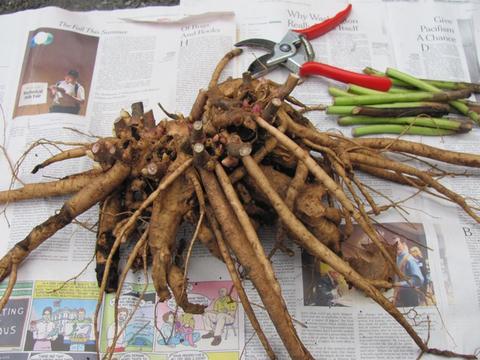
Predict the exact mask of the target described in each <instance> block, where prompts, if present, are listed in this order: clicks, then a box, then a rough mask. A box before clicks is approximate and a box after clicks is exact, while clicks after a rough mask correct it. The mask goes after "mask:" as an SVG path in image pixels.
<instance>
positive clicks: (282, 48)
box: [235, 4, 392, 91]
mask: <svg viewBox="0 0 480 360" xmlns="http://www.w3.org/2000/svg"><path fill="white" fill-rule="evenodd" d="M351 10H352V5H351V4H349V5H348V6H347V7H346V8H345V9H344V10H342V11H340V12H339V13H338V14H336V15H335V16H334V17H331V18H328V19H326V20H324V21H322V22H320V23H318V24H314V25H312V26H310V27H308V28H306V29H297V30H289V31H287V33H286V34H285V36H284V37H283V39H282V40H280V42H278V43H276V42H274V41H271V40H266V39H247V40H243V41H240V42H238V43H236V44H235V46H237V47H243V46H247V47H253V48H260V49H263V50H266V51H268V53H267V54H265V55H262V56H260V57H258V58H257V59H256V60H255V61H253V62H252V63H251V64H250V66H249V67H248V71H250V73H251V74H252V76H253V77H255V78H258V77H261V76H263V75H265V74H267V73H268V72H270V71H272V70H273V69H275V68H277V67H278V66H283V67H285V68H287V69H288V70H290V71H291V72H293V73H295V74H298V75H300V76H309V75H321V76H325V77H328V78H330V79H334V80H337V81H341V82H343V83H349V84H355V85H360V86H363V87H367V88H370V89H375V90H381V91H387V90H388V89H390V87H391V86H392V81H391V80H390V79H389V78H387V77H381V76H374V75H365V74H359V73H355V72H352V71H349V70H344V69H340V68H337V67H335V66H331V65H327V64H323V63H319V62H315V61H313V60H314V58H315V52H314V51H313V47H312V44H311V43H310V41H309V40H312V39H315V38H317V37H319V36H321V35H324V34H326V33H327V32H329V31H330V30H332V29H334V28H335V27H336V26H337V25H340V24H341V23H342V22H343V21H344V20H345V19H346V18H347V17H348V15H349V14H350V12H351Z"/></svg>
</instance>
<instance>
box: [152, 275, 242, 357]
mask: <svg viewBox="0 0 480 360" xmlns="http://www.w3.org/2000/svg"><path fill="white" fill-rule="evenodd" d="M232 289H233V287H232V282H231V281H204V282H195V283H189V285H188V290H187V293H188V298H189V300H190V301H191V302H193V303H197V304H203V305H205V306H207V307H206V309H205V313H204V314H202V315H193V314H188V313H185V312H183V311H182V310H181V309H180V308H178V307H177V305H176V303H175V301H174V300H173V299H170V300H169V301H167V302H165V303H159V304H158V306H157V308H156V319H157V325H156V331H155V335H156V339H155V351H156V352H174V353H175V355H174V356H173V355H170V357H169V359H170V358H171V359H179V360H180V359H184V358H185V357H184V356H186V355H187V354H191V356H193V355H194V354H197V355H195V356H198V358H202V357H201V354H202V353H204V354H208V357H207V355H205V356H204V357H203V358H208V359H211V358H212V357H211V354H210V352H211V351H215V352H218V351H222V352H224V353H223V355H222V357H220V358H221V359H238V356H239V351H241V348H240V347H241V343H242V339H243V336H244V335H243V311H242V310H241V308H240V307H239V304H238V295H237V293H236V291H235V290H232ZM217 355H218V353H217ZM196 358H197V357H195V359H196Z"/></svg>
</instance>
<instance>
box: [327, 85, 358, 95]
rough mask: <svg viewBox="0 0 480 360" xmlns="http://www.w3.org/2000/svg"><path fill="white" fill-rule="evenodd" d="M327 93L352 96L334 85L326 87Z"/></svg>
mask: <svg viewBox="0 0 480 360" xmlns="http://www.w3.org/2000/svg"><path fill="white" fill-rule="evenodd" d="M328 93H329V94H330V95H331V96H354V95H352V94H350V93H348V92H346V91H345V90H342V89H339V88H336V87H334V86H330V87H329V88H328Z"/></svg>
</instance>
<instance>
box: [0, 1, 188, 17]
mask: <svg viewBox="0 0 480 360" xmlns="http://www.w3.org/2000/svg"><path fill="white" fill-rule="evenodd" d="M178 3H179V0H156V1H154V0H143V1H141V0H0V14H7V13H12V12H15V11H20V10H26V9H37V8H40V7H44V6H58V7H61V8H64V9H68V10H74V11H84V10H110V9H123V8H138V7H144V6H152V5H177V4H178Z"/></svg>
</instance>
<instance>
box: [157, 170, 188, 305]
mask: <svg viewBox="0 0 480 360" xmlns="http://www.w3.org/2000/svg"><path fill="white" fill-rule="evenodd" d="M193 194H194V191H193V186H192V185H191V184H190V183H189V182H188V181H187V179H186V178H185V177H184V176H180V177H179V178H178V179H177V180H176V181H175V182H174V183H173V184H172V185H171V186H170V188H169V189H168V191H165V192H164V193H162V194H160V196H159V197H158V198H157V199H156V200H155V201H154V203H153V210H152V215H151V220H150V221H151V223H150V231H149V234H148V245H149V247H150V253H151V254H152V260H153V263H152V278H153V284H154V285H155V289H156V290H157V294H158V297H159V299H160V301H164V300H167V299H169V298H170V291H169V290H168V286H167V284H168V283H167V277H168V273H169V269H170V267H171V265H172V254H173V253H174V247H175V244H176V235H177V231H178V228H179V226H180V224H181V222H182V219H183V216H184V215H185V214H186V213H187V211H188V210H189V209H190V208H191V205H190V204H189V200H190V199H191V198H192V196H193Z"/></svg>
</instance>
